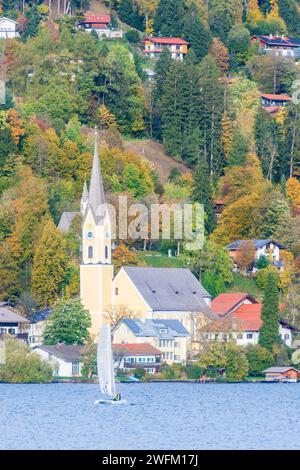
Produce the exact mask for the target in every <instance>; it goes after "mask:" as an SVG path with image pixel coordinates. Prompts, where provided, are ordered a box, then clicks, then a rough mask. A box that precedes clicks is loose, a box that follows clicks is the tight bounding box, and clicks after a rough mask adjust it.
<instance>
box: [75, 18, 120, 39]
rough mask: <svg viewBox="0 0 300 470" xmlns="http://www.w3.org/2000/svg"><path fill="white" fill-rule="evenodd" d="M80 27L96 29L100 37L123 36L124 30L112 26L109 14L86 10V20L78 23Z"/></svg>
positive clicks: (113, 37) (89, 29)
mask: <svg viewBox="0 0 300 470" xmlns="http://www.w3.org/2000/svg"><path fill="white" fill-rule="evenodd" d="M78 27H79V29H80V28H84V29H85V30H86V31H88V32H91V31H96V33H97V34H98V37H99V38H103V39H105V38H110V39H115V38H122V37H123V31H122V30H117V29H114V28H113V27H112V26H111V17H110V15H108V14H105V15H101V14H98V13H91V12H90V11H88V12H86V13H85V15H84V20H83V21H80V22H79V24H78Z"/></svg>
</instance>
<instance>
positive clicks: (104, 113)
mask: <svg viewBox="0 0 300 470" xmlns="http://www.w3.org/2000/svg"><path fill="white" fill-rule="evenodd" d="M98 116H99V122H100V125H101V127H102V128H103V129H115V128H116V127H117V120H116V117H115V115H114V114H113V113H111V112H110V111H109V109H108V108H107V107H106V106H105V105H104V104H102V105H101V106H100V107H99V110H98Z"/></svg>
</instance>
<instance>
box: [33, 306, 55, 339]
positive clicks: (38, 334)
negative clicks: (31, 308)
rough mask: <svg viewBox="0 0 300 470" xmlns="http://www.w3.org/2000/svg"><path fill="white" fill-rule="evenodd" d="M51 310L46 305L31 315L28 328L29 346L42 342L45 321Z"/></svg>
mask: <svg viewBox="0 0 300 470" xmlns="http://www.w3.org/2000/svg"><path fill="white" fill-rule="evenodd" d="M51 312H52V310H51V308H49V307H48V308H45V309H44V310H39V311H38V312H36V313H35V314H34V315H33V316H32V318H31V321H30V327H29V330H28V341H29V344H30V346H32V347H34V346H36V345H38V344H42V342H43V339H44V330H45V327H46V322H47V319H48V317H49V315H50V314H51Z"/></svg>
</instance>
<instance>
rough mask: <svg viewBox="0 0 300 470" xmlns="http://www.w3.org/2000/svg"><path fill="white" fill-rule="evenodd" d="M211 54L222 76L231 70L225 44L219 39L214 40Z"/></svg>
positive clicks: (210, 47) (210, 50)
mask: <svg viewBox="0 0 300 470" xmlns="http://www.w3.org/2000/svg"><path fill="white" fill-rule="evenodd" d="M209 53H210V54H211V55H212V56H213V58H214V59H215V61H216V63H217V65H218V67H219V69H220V71H221V72H222V74H225V73H226V72H227V71H228V69H229V53H228V48H227V47H226V46H225V44H224V43H223V42H222V41H221V40H220V39H219V38H213V40H212V42H211V44H210V46H209Z"/></svg>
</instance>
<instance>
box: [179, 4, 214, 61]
mask: <svg viewBox="0 0 300 470" xmlns="http://www.w3.org/2000/svg"><path fill="white" fill-rule="evenodd" d="M183 29H184V37H185V39H186V40H187V41H188V42H189V43H190V45H191V48H192V50H193V51H194V53H195V55H196V57H197V60H198V61H200V60H202V59H203V58H204V57H205V56H206V55H207V53H208V48H209V45H210V43H211V42H212V35H211V32H210V31H209V29H208V27H206V26H204V25H203V23H201V20H200V18H199V12H198V9H197V7H196V5H195V4H194V3H192V5H191V6H189V8H188V11H187V13H186V15H185V18H184V25H183Z"/></svg>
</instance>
